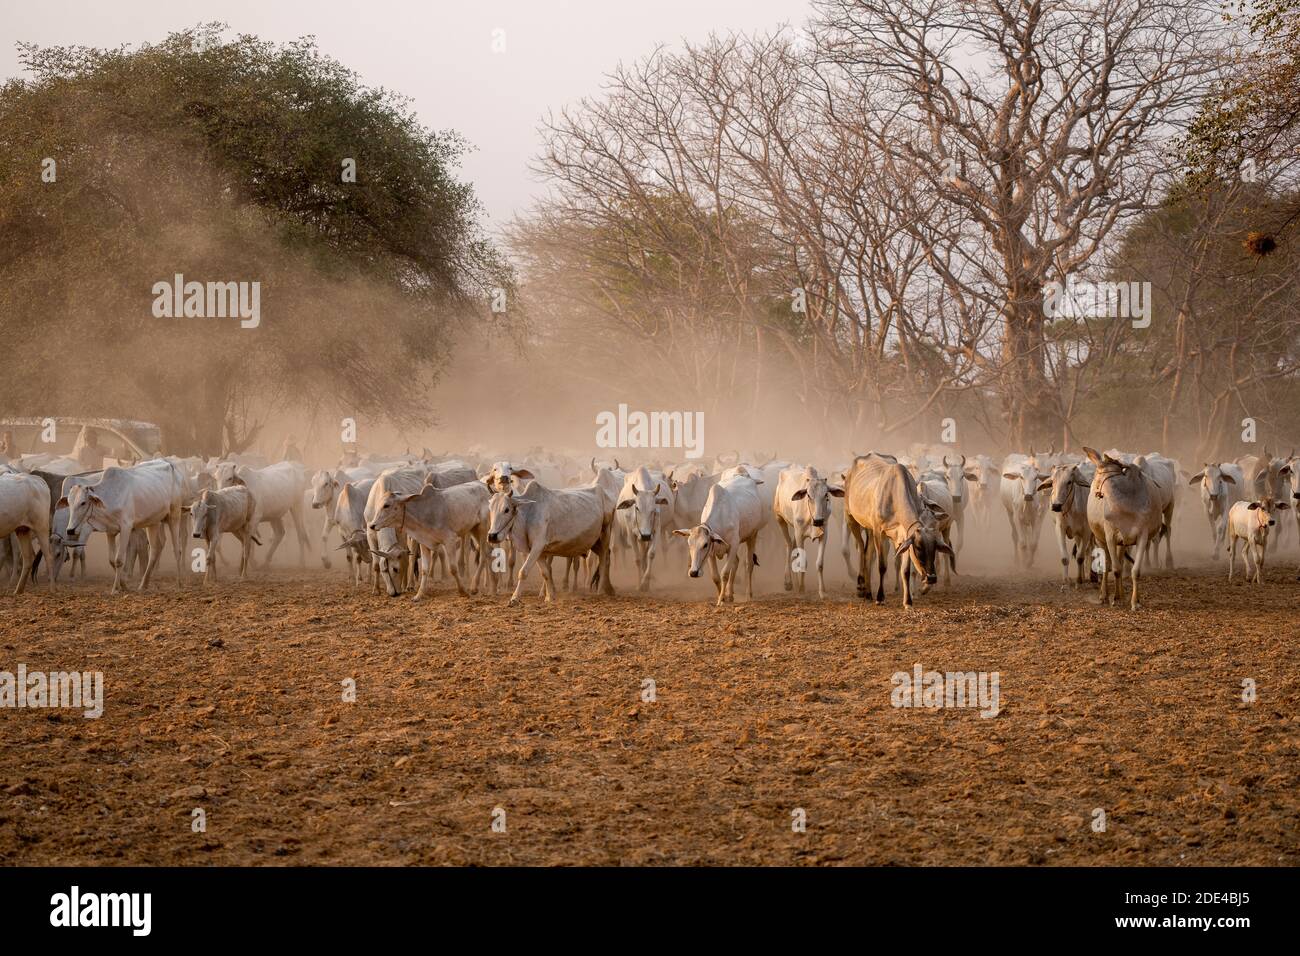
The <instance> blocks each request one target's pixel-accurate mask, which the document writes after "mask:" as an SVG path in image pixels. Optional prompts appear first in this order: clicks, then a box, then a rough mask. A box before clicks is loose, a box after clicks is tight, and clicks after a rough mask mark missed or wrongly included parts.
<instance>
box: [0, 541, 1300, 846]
mask: <svg viewBox="0 0 1300 956" xmlns="http://www.w3.org/2000/svg"><path fill="white" fill-rule="evenodd" d="M164 567H165V565H164ZM673 571H674V576H673V578H672V580H674V581H675V580H677V571H678V569H676V568H674V569H673ZM1222 573H1223V568H1222V565H1220V566H1219V567H1217V568H1211V567H1210V566H1208V565H1206V566H1205V567H1203V568H1197V569H1195V570H1192V571H1186V572H1177V573H1175V574H1172V575H1171V574H1157V575H1155V576H1152V577H1150V578H1149V579H1148V583H1149V586H1148V589H1147V592H1146V598H1145V599H1146V603H1147V607H1146V609H1145V610H1142V611H1140V612H1138V613H1136V614H1135V613H1130V612H1129V611H1127V610H1119V609H1111V608H1105V609H1101V608H1098V607H1096V606H1094V605H1093V604H1091V603H1090V602H1089V599H1090V597H1091V592H1089V593H1087V594H1080V593H1072V592H1070V591H1062V590H1061V588H1060V586H1059V585H1058V584H1057V583H1055V582H1054V581H1052V580H1051V578H1050V576H1051V572H1050V571H1047V572H1044V573H1040V574H1038V575H1037V576H1036V579H1035V580H1034V581H1033V582H1031V583H1023V582H1021V581H1019V580H1017V579H1016V578H1014V577H1011V576H1007V575H1003V576H1000V577H981V576H980V575H979V574H978V573H971V574H963V575H962V576H961V577H960V578H958V579H955V581H954V584H953V587H952V588H951V589H949V590H947V591H944V590H940V589H936V590H935V591H933V592H931V593H930V594H929V595H926V596H924V597H921V598H919V599H918V603H917V606H916V608H915V609H914V610H912V611H910V612H907V611H904V610H903V609H901V608H900V607H899V606H898V602H897V598H896V597H894V596H893V595H892V594H891V595H890V601H889V604H888V605H887V606H886V607H883V608H877V607H874V606H871V605H866V604H864V603H862V602H861V601H858V600H857V599H856V598H854V597H853V596H852V595H851V594H850V592H849V590H848V588H847V587H845V586H844V584H843V583H840V584H837V586H836V588H835V593H834V594H833V595H832V598H831V599H830V600H829V601H828V602H826V603H820V602H818V601H816V599H815V598H811V599H809V598H806V597H800V596H793V597H792V596H789V595H786V594H785V593H783V592H778V593H770V592H769V593H767V594H762V595H760V596H759V597H758V598H757V599H756V600H755V601H753V602H746V601H745V600H744V599H743V597H742V599H741V600H740V601H739V602H738V603H737V604H736V605H735V606H732V607H726V608H721V609H718V608H714V607H713V606H712V605H711V604H710V603H708V602H707V601H701V600H699V598H700V597H701V596H704V595H705V591H704V590H701V589H703V588H707V585H706V584H703V583H700V588H701V589H696V590H690V591H682V590H681V589H680V587H678V586H675V590H673V591H670V592H668V593H669V594H670V595H671V598H668V599H666V598H665V597H664V596H663V592H658V593H657V594H652V595H651V596H645V595H638V594H636V593H635V592H633V591H630V589H628V588H626V587H624V588H623V589H621V591H620V593H619V595H618V596H617V597H614V598H598V597H591V596H588V595H586V594H585V593H584V594H581V595H576V596H575V595H567V594H562V595H561V600H560V601H559V602H558V603H556V604H554V605H544V604H542V603H541V602H540V601H539V599H538V597H537V595H536V590H535V589H533V588H530V591H529V595H528V597H526V598H525V601H524V603H523V605H522V606H520V607H517V608H507V607H506V606H505V601H504V597H496V598H492V597H486V596H484V597H474V598H468V599H467V598H459V597H456V596H454V593H453V592H449V591H447V590H442V591H440V592H439V593H438V594H437V595H436V597H435V598H434V599H433V600H430V601H427V602H425V603H422V604H419V605H414V604H412V603H411V602H410V601H409V599H402V600H391V599H389V598H387V597H377V596H373V595H371V594H370V593H368V592H362V591H353V590H351V589H350V587H349V585H348V584H347V583H345V572H343V571H341V570H339V569H337V568H336V569H335V570H334V571H332V572H326V571H323V570H319V569H317V570H308V571H305V572H303V571H289V570H277V571H275V572H273V573H272V574H271V575H270V576H269V577H266V576H263V577H262V578H261V579H260V580H258V581H257V582H255V583H249V584H247V585H243V586H241V585H239V584H237V583H233V582H231V583H227V582H222V583H221V584H219V585H217V586H215V587H213V588H210V589H208V590H206V591H203V590H201V589H199V588H198V587H195V586H191V587H189V588H188V589H187V590H186V591H185V593H183V594H178V593H177V592H176V590H175V584H174V579H173V577H172V574H171V573H170V572H165V573H164V574H163V575H162V578H161V580H160V582H159V584H158V585H157V586H156V588H155V589H154V590H152V591H151V592H150V593H148V594H145V595H140V594H128V595H122V596H117V597H110V596H109V595H108V594H107V593H106V579H104V578H98V579H97V578H95V577H93V576H92V578H91V580H90V581H89V582H88V583H85V584H77V585H75V586H73V587H71V588H68V589H66V590H63V591H61V592H60V593H59V594H57V595H56V596H54V597H51V596H49V595H48V594H46V593H45V590H44V586H43V585H42V586H40V587H38V588H37V589H36V591H35V593H29V594H27V595H24V596H22V597H19V598H13V597H9V596H5V597H3V598H0V605H3V608H4V621H5V625H4V628H5V630H4V631H3V636H2V637H0V670H8V671H14V670H15V669H16V665H17V664H18V663H20V662H22V663H26V665H27V667H28V669H29V670H37V669H41V670H71V669H77V670H97V671H102V672H103V674H104V680H105V695H104V696H105V711H104V715H103V717H102V718H101V719H98V720H87V719H84V718H83V717H82V716H81V714H80V712H77V711H70V710H62V711H57V710H44V711H41V710H0V727H3V747H2V748H0V863H3V864H5V865H15V864H17V865H31V864H262V863H265V864H358V865H361V864H467V863H468V864H984V863H993V864H1084V865H1091V864H1104V865H1115V864H1121V865H1123V864H1175V865H1176V864H1186V865H1192V864H1234V865H1235V864H1296V863H1300V780H1298V779H1297V778H1298V776H1300V759H1298V758H1300V723H1298V721H1297V713H1298V711H1297V704H1300V653H1298V648H1297V643H1298V642H1297V638H1298V637H1300V623H1298V619H1297V614H1296V611H1297V609H1298V608H1300V584H1297V582H1296V581H1295V562H1294V559H1293V558H1292V559H1291V560H1288V561H1287V562H1286V563H1285V565H1281V566H1278V567H1276V568H1274V569H1272V570H1271V572H1270V580H1269V581H1268V582H1266V583H1265V584H1264V585H1263V586H1262V587H1258V588H1247V587H1245V586H1243V585H1240V584H1238V585H1235V586H1229V585H1228V584H1227V583H1226V582H1225V581H1224V580H1222V578H1221V575H1222ZM557 577H558V575H557ZM628 577H629V575H628V573H627V572H626V571H624V572H623V574H622V578H623V580H624V581H626V580H627V579H628ZM617 580H618V579H617V578H616V581H617ZM694 583H698V582H694ZM694 583H693V584H694ZM742 593H743V592H742ZM683 597H687V598H689V600H685V599H683ZM917 663H919V664H921V665H922V666H923V667H924V668H925V669H927V670H938V671H950V670H965V671H971V670H974V671H989V672H992V671H997V672H998V673H999V678H1000V692H1001V708H1002V709H1001V712H1000V713H999V714H998V716H996V717H995V718H992V719H983V718H981V717H980V716H979V713H978V712H977V711H976V710H971V709H964V710H959V709H938V710H924V709H923V710H909V709H899V708H895V707H893V706H891V691H892V690H893V685H892V684H891V675H892V674H894V673H895V672H897V671H910V670H911V669H912V667H913V665H914V664H917ZM348 678H351V679H353V680H355V682H356V701H355V702H354V703H348V702H344V700H343V699H342V698H343V694H344V688H343V684H342V682H343V681H345V680H346V679H348ZM647 679H650V680H653V681H654V691H655V694H654V696H655V697H656V699H655V700H654V701H653V702H648V701H645V700H643V699H642V694H643V687H645V686H646V685H645V684H644V682H645V681H646V680H647ZM1245 679H1250V680H1253V681H1254V682H1255V686H1256V688H1257V695H1258V696H1257V699H1256V701H1255V702H1254V703H1245V702H1243V700H1242V693H1243V680H1245ZM196 808H199V809H202V810H203V811H204V814H205V815H206V832H198V833H196V832H193V828H192V820H193V810H194V809H196ZM497 808H500V810H502V811H504V822H505V832H494V830H493V828H492V823H493V819H494V811H496V810H497ZM1098 808H1100V810H1102V811H1104V814H1105V830H1104V832H1096V831H1095V830H1094V821H1100V819H1101V818H1100V817H1098V816H1096V815H1095V812H1096V811H1097V809H1098ZM798 809H802V810H803V811H804V813H805V814H806V821H807V825H806V832H802V833H800V832H795V831H794V828H793V827H792V820H793V819H794V816H792V814H794V813H795V811H796V810H798ZM497 818H498V819H501V817H500V815H498V816H497Z"/></svg>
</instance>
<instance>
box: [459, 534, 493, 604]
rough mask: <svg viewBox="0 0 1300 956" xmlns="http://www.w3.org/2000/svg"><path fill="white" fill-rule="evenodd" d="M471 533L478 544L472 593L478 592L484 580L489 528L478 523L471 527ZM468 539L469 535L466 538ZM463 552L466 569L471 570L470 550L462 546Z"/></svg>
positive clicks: (470, 591) (470, 590)
mask: <svg viewBox="0 0 1300 956" xmlns="http://www.w3.org/2000/svg"><path fill="white" fill-rule="evenodd" d="M469 533H470V534H472V535H473V536H474V542H475V544H476V545H477V547H476V549H475V550H476V551H477V552H478V555H477V558H478V559H477V560H476V561H475V562H474V583H473V584H472V585H471V586H470V589H469V593H470V594H478V589H479V586H480V585H481V584H482V581H483V563H484V559H485V558H486V555H487V528H486V527H484V525H483V524H481V523H480V524H476V525H475V526H474V527H473V528H471V529H470V532H469ZM466 540H467V541H468V540H469V539H468V537H467V538H466ZM461 554H462V555H463V556H464V557H465V570H466V571H468V570H469V552H468V551H467V550H466V549H465V548H464V547H462V549H461Z"/></svg>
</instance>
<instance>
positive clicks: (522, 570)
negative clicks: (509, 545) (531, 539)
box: [508, 535, 544, 607]
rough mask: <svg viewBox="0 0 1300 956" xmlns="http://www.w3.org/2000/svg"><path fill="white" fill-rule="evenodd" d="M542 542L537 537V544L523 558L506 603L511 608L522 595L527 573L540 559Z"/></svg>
mask: <svg viewBox="0 0 1300 956" xmlns="http://www.w3.org/2000/svg"><path fill="white" fill-rule="evenodd" d="M543 540H544V539H543V538H542V537H541V536H540V535H539V536H538V541H537V544H535V545H533V547H532V550H530V551H529V552H528V554H527V555H525V556H524V563H523V564H522V565H520V566H519V575H518V577H516V578H515V590H514V593H513V594H511V595H510V601H509V602H508V603H509V605H510V606H511V607H513V606H514V605H516V604H518V603H519V598H520V595H522V594H523V593H524V581H526V580H527V579H528V572H529V571H531V570H532V569H533V565H535V564H536V563H537V562H538V561H539V560H540V559H541V556H542V545H543Z"/></svg>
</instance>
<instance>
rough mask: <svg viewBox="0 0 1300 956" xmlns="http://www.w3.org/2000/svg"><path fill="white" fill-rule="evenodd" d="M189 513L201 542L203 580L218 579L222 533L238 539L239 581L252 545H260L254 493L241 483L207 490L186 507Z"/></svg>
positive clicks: (243, 577)
mask: <svg viewBox="0 0 1300 956" xmlns="http://www.w3.org/2000/svg"><path fill="white" fill-rule="evenodd" d="M186 510H187V511H189V513H190V525H191V527H192V528H193V535H194V537H196V538H199V539H201V540H202V541H203V543H204V552H205V553H204V560H203V583H204V584H207V583H208V580H209V579H211V580H213V581H215V580H216V579H217V549H218V547H219V545H220V544H221V536H222V535H223V534H233V535H234V536H235V537H236V538H237V539H239V544H240V551H239V580H241V581H242V580H244V579H245V578H246V577H247V576H248V565H249V559H250V557H251V555H252V553H253V545H255V544H259V545H260V544H261V543H262V542H261V541H259V540H258V539H257V536H256V534H255V531H256V528H257V525H256V524H255V523H254V521H255V518H256V516H257V508H256V506H255V504H254V501H253V495H252V493H251V492H249V490H248V488H247V487H245V486H243V485H231V486H230V487H229V488H220V489H211V488H209V489H206V490H204V491H203V492H201V493H200V494H199V496H198V498H196V499H195V500H194V504H192V505H190V506H189V508H187V509H186Z"/></svg>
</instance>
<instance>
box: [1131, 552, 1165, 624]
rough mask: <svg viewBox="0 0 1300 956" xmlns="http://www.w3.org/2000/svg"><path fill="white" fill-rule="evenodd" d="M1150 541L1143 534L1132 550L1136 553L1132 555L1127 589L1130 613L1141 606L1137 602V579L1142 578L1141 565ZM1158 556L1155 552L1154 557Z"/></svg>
mask: <svg viewBox="0 0 1300 956" xmlns="http://www.w3.org/2000/svg"><path fill="white" fill-rule="evenodd" d="M1150 541H1151V538H1150V536H1149V535H1146V534H1143V535H1142V537H1141V538H1140V539H1139V540H1138V546H1137V547H1136V548H1134V549H1133V550H1134V551H1135V552H1136V553H1135V554H1134V555H1133V567H1132V569H1131V570H1130V571H1129V578H1130V580H1129V587H1130V588H1132V597H1131V598H1130V599H1129V605H1128V607H1129V610H1130V611H1136V610H1137V609H1138V608H1140V607H1141V606H1142V602H1141V601H1139V600H1138V579H1139V578H1141V577H1142V563H1143V562H1144V561H1145V560H1146V550H1147V549H1146V546H1147V545H1148V544H1149V543H1150ZM1158 546H1159V545H1158V544H1157V547H1158ZM1159 556H1160V554H1159V552H1158V551H1157V552H1156V557H1157V558H1159Z"/></svg>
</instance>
